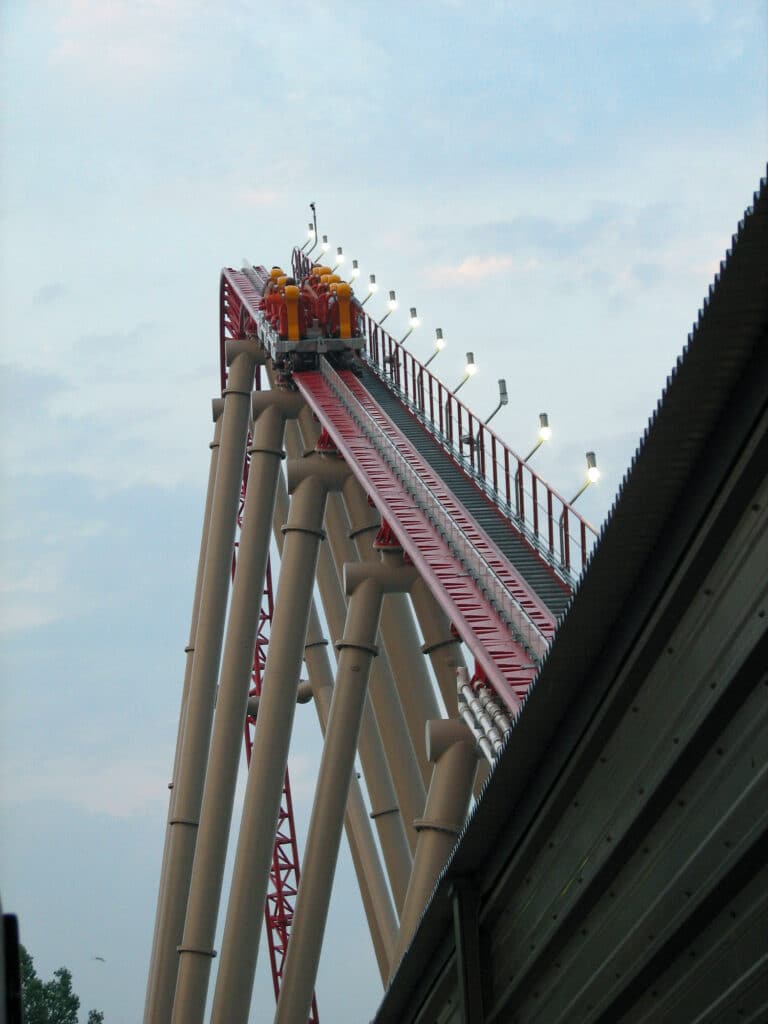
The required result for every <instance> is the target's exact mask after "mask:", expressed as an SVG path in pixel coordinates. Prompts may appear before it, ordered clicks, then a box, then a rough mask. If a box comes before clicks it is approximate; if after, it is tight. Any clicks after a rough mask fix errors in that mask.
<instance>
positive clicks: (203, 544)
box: [147, 398, 224, 1001]
mask: <svg viewBox="0 0 768 1024" xmlns="http://www.w3.org/2000/svg"><path fill="white" fill-rule="evenodd" d="M211 404H212V411H213V423H214V426H213V440H212V441H211V443H210V446H209V447H210V449H211V461H210V466H209V469H208V487H207V490H206V492H205V511H204V512H203V528H202V531H201V537H200V554H199V556H198V560H197V578H196V580H195V594H194V597H193V599H192V615H191V619H190V624H189V642H188V643H187V646H186V647H185V648H184V651H185V654H186V660H185V664H184V683H183V686H182V690H181V707H180V710H179V725H178V729H177V731H176V750H175V753H174V756H173V772H172V774H171V781H170V782H169V783H168V789H169V790H170V798H169V801H168V818H169V819H170V818H172V817H173V806H174V801H175V798H176V790H175V782H176V776H177V774H178V770H179V758H180V757H181V744H182V740H183V736H184V721H185V718H186V714H187V697H188V694H189V680H190V678H191V676H192V660H193V656H194V653H195V637H196V635H197V620H198V616H199V613H200V593H201V591H202V588H203V576H204V575H205V554H206V551H207V549H208V527H209V525H210V520H211V505H212V503H213V489H214V485H215V483H216V466H217V463H218V459H219V443H220V441H221V414H222V412H223V410H224V401H223V399H221V398H214V400H213V402H212V403H211ZM170 839H171V826H170V825H166V828H165V843H164V845H163V859H162V862H161V867H160V883H159V885H158V897H157V912H156V915H155V931H154V935H153V937H152V953H151V955H150V958H149V977H148V981H147V1001H149V1000H150V998H151V995H150V993H151V990H152V989H153V988H154V984H155V974H156V972H155V971H154V965H155V960H156V955H157V929H158V924H159V921H160V917H161V915H162V909H161V905H162V901H163V899H164V897H165V880H166V872H167V870H168V847H169V845H170Z"/></svg>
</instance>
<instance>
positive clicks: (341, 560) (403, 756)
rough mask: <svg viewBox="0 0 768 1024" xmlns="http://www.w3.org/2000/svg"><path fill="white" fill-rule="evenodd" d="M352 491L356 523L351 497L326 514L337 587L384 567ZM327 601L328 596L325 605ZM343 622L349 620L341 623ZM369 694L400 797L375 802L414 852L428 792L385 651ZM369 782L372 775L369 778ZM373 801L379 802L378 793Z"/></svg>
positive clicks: (396, 888) (373, 519)
mask: <svg viewBox="0 0 768 1024" xmlns="http://www.w3.org/2000/svg"><path fill="white" fill-rule="evenodd" d="M299 426H300V428H301V433H302V435H303V437H304V443H305V445H306V444H308V442H310V441H311V442H312V443H314V441H315V439H316V438H317V434H318V428H317V425H316V424H315V423H314V421H313V419H312V416H311V414H310V413H309V410H305V411H304V412H303V413H302V414H301V416H300V417H299ZM289 438H290V433H289ZM350 487H355V488H356V489H357V492H358V493H359V494H360V495H361V496H362V501H361V502H356V503H355V506H354V510H355V514H356V518H355V520H354V522H351V521H350V518H349V517H348V515H347V511H346V508H345V503H346V497H344V499H342V495H341V494H331V495H329V499H328V507H327V510H326V530H327V532H328V542H329V545H330V547H331V551H332V552H333V560H334V563H335V566H336V575H337V585H338V580H339V579H340V578H341V573H342V566H343V565H344V564H346V563H347V562H349V563H352V562H357V561H359V560H360V558H361V553H362V552H365V554H366V557H367V558H369V559H370V560H371V561H374V562H378V560H379V556H378V553H377V552H376V551H375V550H374V549H373V547H372V542H373V539H374V537H375V535H376V534H377V533H378V530H379V527H380V525H381V521H380V518H379V515H378V513H377V512H376V511H375V510H374V509H372V508H370V507H369V505H368V502H367V499H366V498H365V495H364V494H363V492H362V489H361V488H360V486H359V485H358V484H357V483H356V481H353V480H350V481H349V482H348V484H347V485H346V486H345V491H346V490H347V489H348V488H350ZM318 582H319V584H320V588H321V594H323V583H324V581H323V578H322V576H321V577H320V578H319V580H318ZM342 599H343V595H342ZM325 600H326V599H325V595H324V596H323V603H324V605H325ZM339 622H340V623H341V622H343V618H340V620H339ZM341 629H342V627H341V624H339V627H338V632H337V636H341ZM369 690H370V698H371V703H372V705H373V711H374V714H375V718H376V726H377V729H378V732H379V736H380V740H381V745H382V746H383V749H384V752H385V756H386V760H387V764H388V765H389V774H390V777H391V779H392V782H393V783H394V787H395V791H396V794H397V799H396V800H395V801H392V802H390V801H389V800H388V799H386V795H385V794H384V793H383V792H382V793H381V794H380V796H381V799H380V800H379V799H377V800H376V801H375V804H376V806H375V808H374V811H375V813H376V814H377V815H381V817H382V819H383V818H384V817H394V815H395V813H396V811H397V809H398V808H399V811H400V816H401V818H402V821H403V824H404V826H405V832H406V838H407V840H408V846H409V848H410V850H411V851H413V850H415V849H416V841H417V838H418V837H417V834H416V829H415V828H414V825H413V822H414V821H415V820H416V818H418V817H420V816H421V814H422V812H423V810H424V801H425V799H426V788H425V786H424V782H423V780H422V777H421V773H420V771H419V766H418V763H417V760H416V753H415V751H414V748H413V743H412V741H411V737H410V735H409V732H408V727H407V723H406V720H405V716H404V714H403V708H402V704H401V703H400V698H399V696H398V694H397V687H396V685H395V679H394V676H393V674H392V670H391V668H390V664H389V659H388V658H387V655H386V651H385V650H381V652H380V654H379V657H378V658H376V660H375V662H374V663H373V668H372V669H371V680H370V687H369ZM372 732H373V730H372V723H369V712H368V711H367V710H364V712H363V732H362V734H361V738H362V741H363V746H366V740H367V738H368V736H369V734H372ZM366 749H367V747H366ZM361 757H362V750H361ZM370 774H371V778H380V779H382V780H384V779H385V776H384V775H383V774H382V775H380V776H377V774H376V772H375V770H374V769H373V768H372V770H371V773H370ZM367 778H368V776H366V779H367ZM369 792H370V791H369ZM371 798H372V799H373V795H372V794H371ZM375 820H376V823H377V826H378V829H379V833H380V834H381V832H382V831H383V830H384V831H390V832H391V831H392V829H391V827H390V825H391V822H384V821H383V820H382V821H379V817H377V818H376V819H375ZM394 856H395V857H396V860H392V859H391V858H390V857H389V856H388V857H387V867H388V871H389V876H390V881H391V883H392V886H393V893H394V896H395V903H396V906H397V908H398V912H399V911H400V910H401V909H402V904H403V900H404V898H405V888H407V884H408V883H407V878H410V860H409V863H408V866H407V872H406V870H405V863H404V861H403V858H402V857H401V855H400V853H399V852H398V851H395V853H394ZM404 875H405V876H407V877H406V881H405V888H404V887H403V885H402V878H403V876H404Z"/></svg>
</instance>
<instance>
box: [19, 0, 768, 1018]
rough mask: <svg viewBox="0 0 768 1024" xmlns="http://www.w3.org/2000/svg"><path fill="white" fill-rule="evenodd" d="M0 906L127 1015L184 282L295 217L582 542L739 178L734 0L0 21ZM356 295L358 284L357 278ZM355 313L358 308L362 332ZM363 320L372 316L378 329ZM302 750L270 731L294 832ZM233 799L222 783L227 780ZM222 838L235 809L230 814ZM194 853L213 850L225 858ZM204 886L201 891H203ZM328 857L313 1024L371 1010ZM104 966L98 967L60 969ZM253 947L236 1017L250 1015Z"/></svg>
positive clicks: (200, 337)
mask: <svg viewBox="0 0 768 1024" xmlns="http://www.w3.org/2000/svg"><path fill="white" fill-rule="evenodd" d="M0 38H1V40H2V41H1V42H0V89H1V90H2V98H3V104H2V107H3V115H2V129H1V132H2V138H1V140H0V141H1V143H2V157H0V160H1V163H0V175H1V177H0V203H1V204H2V240H1V241H0V261H1V262H0V298H1V300H2V301H1V303H0V316H1V317H2V320H1V324H2V350H1V352H0V361H1V362H2V373H1V375H0V379H1V380H2V402H1V403H0V404H1V408H2V431H1V432H0V442H1V444H2V448H1V449H0V471H1V473H2V477H1V478H0V483H1V485H2V486H1V487H0V526H1V527H2V529H1V530H0V534H1V536H2V548H1V549H0V557H1V559H2V586H1V587H0V628H1V629H2V652H1V653H0V668H1V670H2V697H1V701H0V715H1V717H0V894H1V895H2V901H3V906H4V909H5V910H6V911H13V912H15V913H16V914H18V915H19V918H20V927H21V935H22V940H23V941H24V942H25V943H26V945H27V946H28V948H29V950H30V952H31V953H32V954H33V956H34V957H35V961H36V965H37V967H38V970H39V972H40V974H41V975H42V976H44V977H49V976H50V974H51V972H52V971H53V970H54V969H55V968H56V967H58V966H60V965H61V964H65V965H67V966H68V967H70V969H71V970H72V972H73V975H74V985H75V990H76V991H77V992H78V993H79V994H80V996H81V999H82V1005H83V1011H84V1012H83V1019H85V1015H86V1014H85V1011H86V1010H87V1009H88V1008H90V1007H92V1006H93V1007H98V1008H100V1009H102V1010H104V1011H105V1013H106V1020H107V1022H108V1024H121V1022H124V1024H128V1022H131V1024H132V1022H135V1021H137V1020H139V1019H140V1017H141V1012H142V1007H143V1001H144V989H145V980H146V971H147V963H148V957H149V948H150V944H151V938H152V929H153V921H154V911H155V899H156V886H157V878H158V874H159V864H160V857H161V853H162V845H163V836H164V827H165V824H164V823H165V817H166V811H167V788H166V786H167V781H168V778H169V773H170V768H171V764H172V760H173V746H174V743H175V735H176V722H177V715H178V703H179V696H180V687H181V681H182V678H183V670H184V653H183V648H184V645H185V643H186V641H187V631H188V621H189V612H190V608H191V601H192V591H193V584H194V576H195V571H196V560H197V550H198V543H199V529H200V523H201V517H202V510H203V495H204V489H205V485H206V479H207V464H208V455H209V452H208V441H209V440H210V434H211V425H210V399H211V397H212V396H213V395H214V393H215V391H216V388H217V382H218V365H217V361H218V275H219V270H220V268H221V267H222V266H224V265H229V266H240V264H241V261H242V258H243V257H247V258H248V259H249V260H250V261H252V262H254V263H265V264H267V265H271V264H272V263H278V262H282V263H283V264H287V263H288V262H289V259H290V253H291V249H292V247H293V245H295V244H297V243H301V242H303V241H304V238H305V237H306V224H307V220H308V218H309V209H308V204H309V203H310V201H314V202H315V203H316V205H317V212H318V226H319V230H320V232H321V233H327V234H328V237H329V241H330V242H331V245H332V246H334V247H335V246H336V245H342V246H343V248H344V251H345V253H346V254H347V255H348V257H349V258H350V259H351V258H356V259H358V260H359V263H360V268H361V271H362V273H363V275H368V274H369V273H375V274H376V277H377V280H378V282H379V283H380V285H381V288H382V292H385V291H386V290H388V289H390V288H392V289H396V290H397V293H398V297H399V298H400V302H401V308H400V310H399V311H398V313H397V314H396V315H393V317H392V318H391V319H390V321H389V322H388V325H387V326H388V327H390V329H391V330H392V333H393V334H398V333H399V332H400V331H402V332H403V333H404V331H405V329H406V317H407V309H408V307H410V306H413V305H415V306H416V307H417V309H418V312H419V315H420V317H421V318H422V320H423V324H422V326H421V327H420V328H419V330H418V331H417V332H416V333H415V334H414V335H413V336H412V338H411V340H410V341H409V347H410V348H411V350H412V351H413V352H414V353H416V355H417V356H419V357H421V358H422V359H426V358H427V356H428V355H430V354H431V351H432V347H431V344H432V339H433V338H434V330H435V327H438V326H439V327H442V329H443V332H444V335H445V338H446V341H447V342H448V346H447V348H446V350H445V351H444V352H442V353H441V354H440V356H439V358H438V359H436V361H435V362H434V363H433V364H432V368H433V369H434V370H435V371H436V372H437V374H438V375H439V376H441V377H442V378H443V379H444V380H445V382H446V383H447V384H449V385H455V383H456V382H458V380H459V379H460V378H461V375H462V370H463V365H464V353H465V352H466V351H468V350H471V351H473V352H474V353H475V358H476V361H477V364H478V367H479V372H478V374H477V376H476V377H475V378H473V379H472V380H470V381H469V383H468V384H467V385H466V387H465V388H464V390H463V392H462V397H463V398H464V399H465V401H466V402H467V403H468V404H469V405H470V407H471V408H473V409H474V410H475V411H476V412H477V413H478V414H479V415H487V413H488V412H490V410H491V409H492V408H493V406H494V405H495V402H496V386H497V385H496V381H497V379H498V378H499V377H504V378H505V379H506V380H507V382H508V386H509V393H510V403H509V405H508V406H506V407H505V408H504V409H503V410H502V412H501V413H500V414H499V415H498V417H497V418H496V420H495V422H494V425H495V427H496V429H497V431H498V432H499V433H500V434H501V436H502V437H504V438H505V440H507V441H508V442H509V443H510V444H511V445H512V447H513V448H515V449H517V450H519V451H523V452H525V451H527V450H528V448H530V447H531V446H532V444H533V443H534V442H535V435H536V430H537V427H538V414H539V413H540V412H542V411H546V412H547V413H548V415H549V419H550V423H551V425H552V428H553V439H552V441H551V442H550V443H549V444H548V445H547V446H545V447H544V448H542V449H541V451H540V452H539V453H537V455H536V460H537V461H536V468H537V469H538V471H539V472H540V473H541V475H542V476H544V478H545V479H547V480H548V481H549V482H550V483H551V484H552V485H553V486H554V487H555V488H556V489H557V490H559V491H561V492H562V493H563V494H564V495H566V496H569V492H572V493H575V492H576V490H578V488H579V487H580V486H581V483H582V480H583V476H584V469H585V463H584V453H585V451H587V450H594V451H595V452H596V454H597V460H598V464H599V466H600V468H601V470H602V477H601V480H600V481H599V482H598V483H597V484H595V485H594V486H592V487H590V488H589V490H588V491H587V492H586V493H585V494H584V495H583V497H582V498H580V499H579V507H580V509H581V511H582V513H583V514H584V515H586V516H587V518H588V519H589V520H590V521H591V522H592V523H594V524H595V525H596V526H599V525H600V523H601V522H602V521H603V520H604V518H605V516H606V515H607V514H608V512H609V510H610V507H611V504H612V502H613V499H614V496H615V493H616V490H617V488H618V486H619V484H620V482H621V479H622V476H623V474H624V472H625V470H626V467H627V465H628V463H629V460H630V459H631V457H632V454H633V452H634V450H635V448H636V445H637V443H638V440H639V438H640V436H641V434H642V432H643V430H644V428H645V425H646V423H647V420H648V417H649V415H650V414H651V413H652V411H653V409H654V407H655V405H656V402H657V400H658V398H659V396H660V394H661V391H662V388H663V385H664V382H665V379H666V375H667V374H668V372H669V371H670V369H671V367H672V365H673V364H674V361H675V359H676V358H677V356H678V354H679V353H680V351H681V349H682V347H683V345H684V344H685V342H686V339H687V336H688V333H689V331H690V329H691V326H692V324H693V322H694V321H695V319H696V316H697V311H698V309H699V307H700V305H701V301H702V299H703V297H704V295H705V294H706V291H707V288H708V287H709V285H710V283H711V281H712V278H713V275H714V274H715V272H716V271H717V268H718V266H719V262H720V260H721V259H722V258H723V257H724V255H725V252H726V249H727V248H728V246H729V244H730V239H731V235H732V233H733V232H734V231H735V229H736V226H737V223H738V220H739V218H740V217H741V215H742V213H743V211H744V209H745V207H746V206H747V205H749V203H750V201H751V196H752V193H753V191H754V189H755V188H756V186H757V183H758V180H759V178H760V176H761V175H762V174H764V173H765V159H766V153H768V148H767V147H766V136H767V134H768V133H767V130H766V129H767V127H768V116H767V115H768V109H767V107H768V104H767V101H766V97H767V95H768V90H767V86H768V66H767V64H768V57H767V56H766V55H768V46H767V45H766V43H767V42H768V14H766V7H765V4H764V3H762V2H752V0H741V2H739V3H719V4H716V3H710V2H707V0H689V2H687V0H678V2H674V0H673V2H669V0H667V2H661V0H659V2H652V0H637V2H635V3H633V4H631V5H625V4H615V3H609V2H602V0H595V2H592V3H586V2H580V3H572V2H569V3H565V2H563V0H553V2H552V3H549V4H546V5H542V4H540V3H533V2H528V0H521V2H518V3H508V2H495V0H489V2H487V3H485V4H482V5H476V4H471V3H464V2H462V0H444V2H438V0H425V2H422V3H418V2H415V3H414V2H409V3H402V2H399V0H393V2H390V3H388V4H386V5H383V4H376V3H367V2H360V3H356V4H344V5H338V4H329V3H324V2H321V0H316V2H314V3H304V2H291V0H286V2H284V3H281V4H262V3H254V2H251V3H245V2H235V0H221V2H219V3H217V4H216V5H213V4H207V3H202V2H200V0H184V2H181V0H133V2H124V0H57V2H55V3H54V2H46V0H37V2H29V3H22V2H19V0H6V3H5V4H4V5H3V7H2V12H0ZM364 279H365V278H364ZM376 301H378V302H379V307H378V308H377V307H376V305H375V302H374V301H373V300H372V301H371V302H370V303H369V304H368V306H367V307H366V308H367V309H369V310H370V311H371V312H372V313H373V314H374V315H376V313H377V312H378V313H380V314H383V312H384V302H383V298H378V297H377V300H376ZM398 317H399V319H398ZM318 736H319V733H318V729H317V725H316V723H315V720H314V718H313V717H312V710H311V708H309V707H305V708H299V711H298V713H297V724H296V731H295V734H294V744H293V748H292V755H291V761H290V767H291V772H292V779H293V786H294V800H295V805H296V811H297V819H298V830H299V836H300V841H301V840H302V839H303V836H304V834H305V832H306V827H307V822H308V816H309V810H310V807H311V800H312V793H313V781H314V775H315V772H316V769H317V765H318V763H319V739H318ZM240 791H241V792H242V779H241V785H240ZM238 819H239V814H238V812H237V811H236V812H235V816H234V821H235V826H236V825H237V822H238ZM230 859H231V858H230ZM230 866H231V865H230ZM355 884H356V883H355V881H354V876H353V873H352V870H351V866H350V861H349V857H348V855H347V854H346V853H344V854H343V856H342V860H341V863H340V865H339V870H338V873H337V882H336V887H335V890H334V896H333V901H332V906H331V912H330V918H329V924H328V933H327V934H328V937H329V938H328V941H327V942H326V946H325V950H324V953H323V959H322V962H321V967H320V975H319V979H318V1003H319V1009H320V1016H321V1019H324V1020H326V1021H330V1020H333V1021H335V1022H338V1024H357V1022H359V1021H363V1020H367V1019H369V1018H370V1017H371V1016H372V1015H373V1013H374V1012H375V1009H376V1006H377V1005H378V1002H379V999H380V996H381V986H380V983H379V980H378V974H377V971H376V968H375V964H374V959H373V954H372V952H371V949H370V943H369V940H368V938H367V933H366V926H365V922H364V918H363V914H362V910H361V907H360V900H359V896H358V894H357V892H356V889H355ZM96 956H98V957H103V958H104V962H102V961H101V960H95V959H93V958H94V957H96ZM271 1006H272V993H271V983H270V981H269V976H268V959H267V957H266V955H265V953H264V951H263V950H262V953H261V954H260V958H259V969H258V976H257V981H256V986H255V990H254V1011H253V1014H252V1019H253V1020H254V1021H255V1020H266V1019H271V1016H270V1013H271Z"/></svg>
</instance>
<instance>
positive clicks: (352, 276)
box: [347, 260, 360, 284]
mask: <svg viewBox="0 0 768 1024" xmlns="http://www.w3.org/2000/svg"><path fill="white" fill-rule="evenodd" d="M358 277H360V268H359V267H358V265H357V260H352V270H351V271H350V272H349V280H348V281H347V284H352V282H353V281H356V280H357V279H358Z"/></svg>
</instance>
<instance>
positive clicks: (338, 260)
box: [336, 246, 344, 265]
mask: <svg viewBox="0 0 768 1024" xmlns="http://www.w3.org/2000/svg"><path fill="white" fill-rule="evenodd" d="M343 262H344V251H343V249H342V248H341V246H339V247H338V249H337V250H336V264H337V265H338V264H339V263H343Z"/></svg>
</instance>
